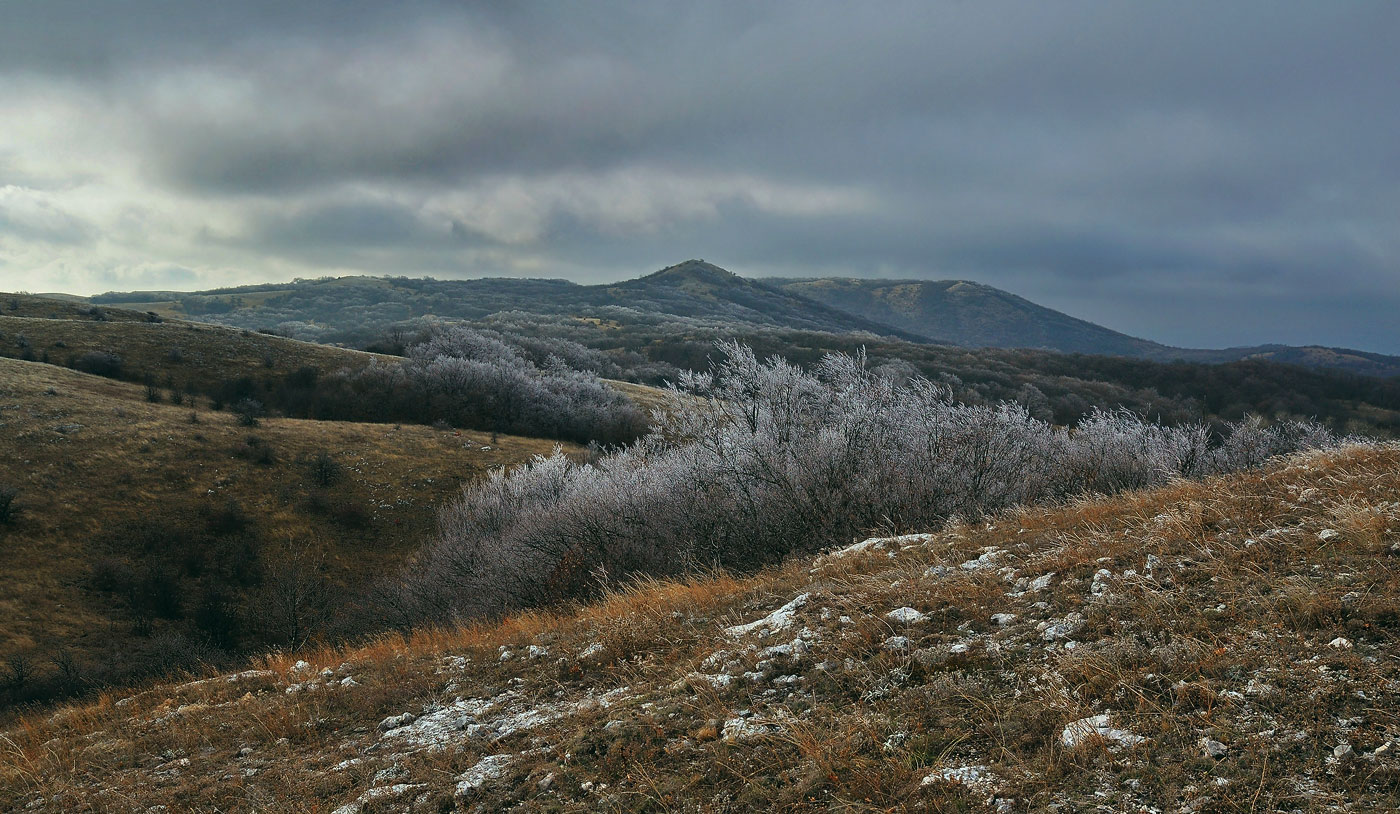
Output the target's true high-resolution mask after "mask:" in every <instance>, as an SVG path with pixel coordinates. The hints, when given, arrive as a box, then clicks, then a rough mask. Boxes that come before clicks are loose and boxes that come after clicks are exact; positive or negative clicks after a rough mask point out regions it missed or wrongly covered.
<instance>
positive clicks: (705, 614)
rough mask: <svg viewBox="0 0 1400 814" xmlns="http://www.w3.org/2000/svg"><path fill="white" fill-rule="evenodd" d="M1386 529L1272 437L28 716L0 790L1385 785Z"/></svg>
mask: <svg viewBox="0 0 1400 814" xmlns="http://www.w3.org/2000/svg"><path fill="white" fill-rule="evenodd" d="M1397 551H1400V446H1396V445H1388V446H1369V447H1367V446H1353V447H1345V448H1342V449H1340V450H1335V451H1331V452H1325V453H1312V454H1307V455H1301V456H1297V457H1293V458H1291V459H1287V460H1284V461H1281V462H1276V463H1275V464H1273V465H1271V466H1269V467H1267V468H1266V469H1265V470H1263V471H1258V472H1252V473H1246V474H1242V475H1237V476H1231V477H1226V478H1222V479H1218V480H1212V481H1208V482H1204V483H1193V482H1177V483H1174V484H1172V485H1170V486H1168V487H1164V488H1161V489H1157V490H1152V491H1146V492H1138V493H1129V494H1126V495H1122V496H1118V497H1115V498H1111V499H1098V500H1085V501H1081V502H1077V503H1074V504H1072V505H1068V506H1064V507H1059V508H1048V509H1027V510H1023V511H1019V512H1015V513H1012V514H1009V515H1006V516H1002V517H998V518H996V519H995V520H994V521H993V522H989V523H986V524H980V523H979V524H976V525H955V526H953V527H951V528H949V529H947V530H945V531H942V532H939V533H936V534H914V535H906V536H902V537H894V538H876V539H872V540H868V541H865V542H863V543H861V544H859V545H853V546H851V547H849V548H847V549H844V550H841V551H836V552H832V553H828V554H827V555H824V556H822V557H819V558H817V559H816V560H802V561H793V562H791V563H789V564H788V565H787V566H785V567H783V568H780V569H775V570H770V571H766V572H763V573H761V574H759V575H757V576H754V577H752V578H747V579H733V578H729V577H724V576H720V577H716V578H714V579H710V580H700V581H696V582H692V583H685V584H680V583H663V584H644V585H638V586H635V587H634V588H632V589H629V590H625V591H622V592H619V593H617V594H615V595H613V596H612V597H610V598H609V599H607V600H606V601H604V602H601V603H599V604H596V605H591V606H587V607H583V608H580V609H577V610H562V611H560V612H558V613H555V614H548V613H536V614H527V615H524V616H520V617H517V618H513V619H511V620H508V621H506V622H504V623H502V624H500V625H496V626H483V627H478V628H472V629H466V630H455V631H431V632H424V633H421V634H419V635H416V636H414V637H412V638H410V639H406V640H405V639H403V638H399V637H389V638H384V639H382V640H380V641H378V642H376V643H374V644H372V645H370V646H367V647H363V648H360V649H352V650H348V651H336V650H323V651H318V652H308V653H303V654H300V656H299V657H298V656H292V655H285V656H284V655H276V656H271V657H268V658H266V659H264V660H263V661H262V662H261V663H259V664H257V665H254V668H253V669H249V670H246V671H243V672H239V673H235V674H232V675H227V676H211V677H207V678H201V679H199V680H194V681H190V682H187V683H184V684H171V685H161V686H155V687H149V688H146V689H144V690H141V691H139V692H137V693H135V694H133V695H130V696H125V697H121V698H118V697H116V696H109V697H104V698H103V699H101V700H100V701H99V702H97V703H95V704H91V705H87V706H82V707H73V708H67V709H61V710H59V711H57V712H56V713H52V714H45V715H36V716H34V717H32V718H29V719H26V720H25V721H23V722H22V723H21V724H20V725H17V726H14V727H11V728H9V729H8V730H6V731H5V732H4V733H3V737H2V738H0V744H3V747H0V808H6V809H26V810H35V811H81V810H110V809H123V810H145V809H147V808H148V807H150V806H165V807H166V808H165V809H164V810H201V811H213V810H219V811H253V810H258V811H296V812H310V811H325V810H328V809H331V808H333V807H336V806H339V808H335V810H336V811H337V812H341V813H342V814H360V813H361V812H371V811H380V810H396V811H397V810H407V811H448V810H464V811H477V810H480V811H496V810H504V809H508V808H516V807H518V808H521V809H524V810H547V811H597V810H617V811H698V810H725V811H757V810H763V811H772V810H784V811H789V810H790V811H831V810H842V811H935V810H936V811H983V810H985V811H998V812H1006V811H1046V810H1068V811H1078V810H1114V811H1155V810H1173V811H1177V810H1182V811H1192V812H1197V811H1200V812H1205V811H1239V810H1260V811H1272V810H1299V811H1324V810H1326V811H1376V810H1394V809H1395V808H1396V807H1397V805H1400V783H1398V782H1397V778H1398V777H1400V743H1397V741H1396V736H1397V730H1398V729H1400V720H1397V712H1396V711H1397V710H1400V666H1398V665H1400V641H1397V632H1400V569H1397V566H1396V562H1397V559H1396V552H1397Z"/></svg>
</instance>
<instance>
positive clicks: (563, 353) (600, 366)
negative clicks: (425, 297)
mask: <svg viewBox="0 0 1400 814" xmlns="http://www.w3.org/2000/svg"><path fill="white" fill-rule="evenodd" d="M406 353H407V358H406V359H405V360H404V361H402V362H389V363H381V362H374V363H371V364H370V365H369V366H368V367H365V368H363V369H361V370H357V371H348V370H343V371H340V372H337V373H336V374H334V375H332V376H329V377H327V378H326V379H325V380H324V381H323V383H322V386H321V388H320V390H319V393H318V395H319V401H318V404H317V406H316V412H317V416H316V417H318V418H338V419H349V420H356V421H381V422H383V421H414V422H420V423H432V422H435V421H445V422H447V423H449V424H452V425H453V426H457V427H466V428H471V429H478V430H490V431H493V432H506V433H513V434H516V435H529V436H534V437H539V438H556V439H560V440H564V441H577V442H580V443H585V444H586V443H589V442H596V443H600V444H619V443H626V442H628V441H632V440H634V439H636V438H637V437H638V436H640V435H641V434H642V433H643V432H644V431H645V430H646V427H647V419H646V416H644V415H643V414H642V412H641V411H640V410H639V409H638V408H637V407H636V405H634V404H633V403H632V402H631V401H630V400H629V399H628V398H627V397H626V396H624V395H622V394H621V393H619V392H617V391H616V390H613V389H612V388H611V387H609V386H608V385H607V384H606V383H604V382H603V381H602V380H600V379H599V378H598V375H597V373H595V372H594V371H595V370H601V371H607V370H609V369H610V368H611V367H612V366H611V365H610V363H609V362H608V360H607V358H606V356H604V355H603V354H600V353H598V352H597V351H590V350H589V349H587V348H584V347H582V346H579V345H573V346H571V345H570V344H569V343H542V342H540V341H538V340H533V341H531V340H522V341H511V340H510V339H509V338H507V337H505V336H503V335H501V334H499V333H495V332H483V331H477V330H472V329H470V328H466V327H462V326H456V327H452V328H448V329H445V330H441V331H439V332H436V333H433V334H430V335H428V336H427V337H425V338H424V339H423V340H422V341H420V342H418V343H416V344H413V345H411V346H409V347H408V348H407V351H406ZM590 368H591V369H590Z"/></svg>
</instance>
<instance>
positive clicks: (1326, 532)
mask: <svg viewBox="0 0 1400 814" xmlns="http://www.w3.org/2000/svg"><path fill="white" fill-rule="evenodd" d="M1341 536H1342V533H1341V532H1340V531H1337V530H1336V529H1323V530H1322V531H1319V532H1318V533H1317V539H1319V540H1321V541H1322V542H1324V543H1325V542H1327V541H1328V540H1335V539H1337V538H1338V537H1341Z"/></svg>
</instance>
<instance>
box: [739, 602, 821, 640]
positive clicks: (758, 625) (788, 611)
mask: <svg viewBox="0 0 1400 814" xmlns="http://www.w3.org/2000/svg"><path fill="white" fill-rule="evenodd" d="M810 597H811V594H800V595H798V596H797V597H795V598H794V599H793V600H792V601H791V602H789V603H787V604H786V605H784V606H782V607H781V608H778V609H777V610H775V611H773V612H772V613H770V614H768V615H767V616H765V617H763V618H762V619H759V620H757V621H754V622H749V623H748V624H744V625H734V626H733V627H730V628H726V629H725V631H724V632H725V633H728V634H729V635H730V636H743V635H745V634H747V633H752V632H754V631H756V630H759V631H763V634H764V635H769V634H773V633H776V632H778V631H780V630H786V629H787V628H789V627H791V626H792V623H793V621H795V617H796V614H797V611H798V610H799V609H801V608H802V607H803V606H804V605H806V604H807V600H808V599H809V598H810Z"/></svg>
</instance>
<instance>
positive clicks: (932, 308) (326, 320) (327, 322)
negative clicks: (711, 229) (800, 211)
mask: <svg viewBox="0 0 1400 814" xmlns="http://www.w3.org/2000/svg"><path fill="white" fill-rule="evenodd" d="M91 301H92V302H94V303H112V304H123V305H126V306H128V307H133V308H137V309H138V310H145V309H148V308H150V309H153V310H156V311H158V312H161V313H163V314H166V315H169V316H180V317H190V316H193V317H196V318H201V317H203V318H207V319H209V320H210V321H215V322H220V323H223V324H228V325H234V326H238V327H245V328H272V327H280V328H283V329H284V330H290V331H292V332H293V333H295V335H298V336H300V337H301V338H311V339H323V340H324V339H327V338H329V339H334V338H335V337H336V336H338V335H349V334H351V333H354V332H356V331H359V332H361V333H362V332H364V331H365V330H371V329H375V328H378V329H383V328H384V327H387V326H389V325H391V324H394V323H399V322H404V321H407V320H412V319H418V318H423V317H435V318H440V319H448V320H453V319H462V320H475V319H481V318H484V317H487V316H490V315H492V314H498V313H501V312H508V311H522V312H528V313H534V314H550V315H572V316H583V315H588V316H595V317H596V316H597V315H598V314H599V313H602V312H599V311H598V310H597V309H600V308H602V309H606V308H609V307H622V308H627V309H631V310H630V312H629V313H632V314H643V315H648V318H653V317H656V318H670V317H680V318H687V319H698V320H704V321H706V322H709V323H711V324H733V325H736V326H743V327H747V328H755V327H759V328H778V329H790V330H802V331H826V332H831V333H869V334H874V335H876V336H885V337H895V338H899V339H903V340H906V341H913V342H919V343H924V344H947V345H956V346H960V347H970V348H983V347H985V348H1028V349H1036V350H1050V351H1057V352H1062V353H1082V354H1091V355H1106V356H1123V357H1130V358H1138V359H1149V360H1153V361H1158V362H1172V361H1185V362H1202V363H1223V362H1232V361H1238V360H1242V359H1261V360H1268V361H1274V362H1282V363H1287V364H1295V365H1302V366H1306V367H1319V368H1332V369H1341V370H1347V371H1351V372H1354V373H1360V374H1365V375H1369V376H1380V377H1390V376H1400V357H1396V356H1387V355H1385V354H1379V353H1369V352H1365V351H1357V350H1350V349H1345V348H1327V347H1321V346H1311V345H1310V346H1302V347H1298V346H1289V345H1277V344H1270V345H1258V346H1252V347H1241V348H1221V349H1201V348H1176V347H1172V346H1169V345H1164V344H1161V343H1158V342H1153V341H1151V340H1147V339H1141V338H1139V337H1134V336H1129V335H1128V334H1124V333H1120V332H1118V331H1114V330H1111V329H1109V328H1105V327H1104V326H1102V325H1097V324H1095V323H1092V322H1089V321H1087V320H1083V319H1079V318H1076V317H1072V316H1070V315H1068V314H1065V313H1062V312H1060V311H1056V310H1054V309H1052V308H1047V307H1045V306H1042V305H1038V304H1036V303H1034V302H1031V301H1030V300H1027V299H1025V298H1024V297H1019V296H1017V295H1015V294H1011V293H1009V292H1007V291H1003V290H1001V289H998V288H994V287H992V286H989V285H985V284H983V283H976V282H971V281H967V280H883V279H860V278H846V277H824V278H764V279H755V278H748V277H742V276H739V275H737V274H734V273H732V272H730V271H727V270H725V269H723V268H720V267H719V266H716V265H714V264H712V263H707V262H705V261H703V260H687V261H685V262H683V263H678V264H676V265H673V266H668V267H666V268H664V269H661V270H660V271H657V272H654V273H652V274H648V275H646V276H643V277H638V278H635V279H631V280H624V281H621V282H617V283H604V284H598V285H581V284H579V283H574V282H570V281H567V280H558V279H554V280H547V279H522V278H479V279H473V280H432V279H410V278H406V277H342V278H323V279H320V280H298V281H296V282H293V283H279V284H269V285H254V286H241V287H237V288H224V289H216V290H212V291H208V292H170V291H163V292H130V293H108V294H102V295H98V296H96V297H93V298H91ZM318 332H319V334H318Z"/></svg>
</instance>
